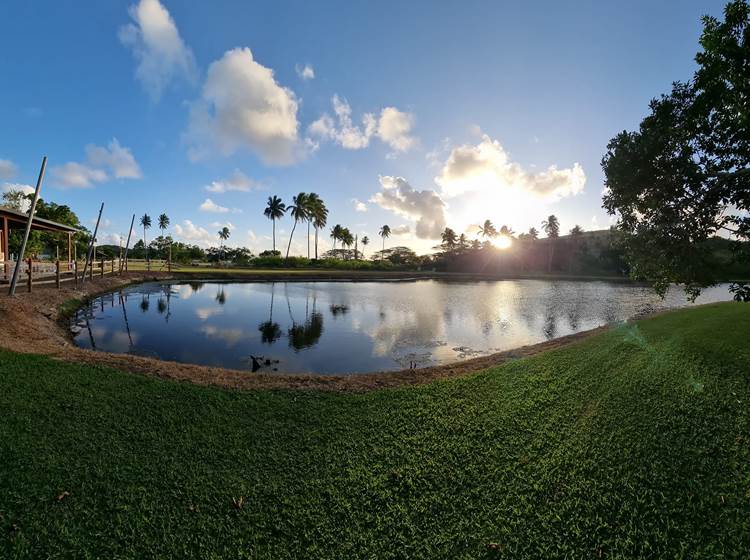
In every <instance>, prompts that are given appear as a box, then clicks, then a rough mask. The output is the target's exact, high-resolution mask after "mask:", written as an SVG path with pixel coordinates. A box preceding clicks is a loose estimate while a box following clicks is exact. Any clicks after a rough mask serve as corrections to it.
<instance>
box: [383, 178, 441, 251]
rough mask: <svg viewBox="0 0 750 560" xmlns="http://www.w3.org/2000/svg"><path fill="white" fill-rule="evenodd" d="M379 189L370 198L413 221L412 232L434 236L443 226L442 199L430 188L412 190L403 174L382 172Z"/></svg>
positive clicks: (421, 236)
mask: <svg viewBox="0 0 750 560" xmlns="http://www.w3.org/2000/svg"><path fill="white" fill-rule="evenodd" d="M380 186H381V187H382V190H381V191H380V192H378V193H376V194H375V195H374V196H373V197H372V198H371V199H370V202H374V203H375V204H377V205H379V206H380V207H381V208H384V209H386V210H390V211H392V212H394V213H395V214H397V215H399V216H403V217H405V218H409V219H411V220H415V221H416V225H415V230H414V232H415V234H416V236H417V237H418V238H420V239H436V238H438V237H440V233H441V232H442V231H443V229H444V228H445V223H446V220H445V203H444V202H443V201H442V199H441V198H440V197H439V196H438V194H437V193H436V192H435V191H432V190H423V191H418V190H415V189H414V188H413V187H412V186H411V185H410V184H409V183H408V182H407V181H406V179H404V178H402V177H390V176H381V177H380Z"/></svg>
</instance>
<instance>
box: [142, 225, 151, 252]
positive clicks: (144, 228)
mask: <svg viewBox="0 0 750 560" xmlns="http://www.w3.org/2000/svg"><path fill="white" fill-rule="evenodd" d="M141 225H142V226H143V248H144V249H145V250H146V260H147V261H148V245H146V230H147V229H149V228H150V227H151V216H149V215H148V214H144V215H143V216H141Z"/></svg>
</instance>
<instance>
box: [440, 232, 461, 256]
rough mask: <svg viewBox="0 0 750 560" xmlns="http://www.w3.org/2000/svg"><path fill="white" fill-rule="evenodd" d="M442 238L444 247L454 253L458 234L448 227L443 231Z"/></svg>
mask: <svg viewBox="0 0 750 560" xmlns="http://www.w3.org/2000/svg"><path fill="white" fill-rule="evenodd" d="M440 238H441V240H442V242H443V247H444V248H446V249H447V250H448V251H453V249H454V248H455V247H456V241H458V236H457V235H456V232H455V231H453V230H452V229H451V228H449V227H447V228H445V230H443V233H441V234H440Z"/></svg>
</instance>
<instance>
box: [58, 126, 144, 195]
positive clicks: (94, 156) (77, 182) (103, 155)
mask: <svg viewBox="0 0 750 560" xmlns="http://www.w3.org/2000/svg"><path fill="white" fill-rule="evenodd" d="M85 151H86V163H78V162H75V161H69V162H68V163H65V164H63V165H58V166H56V167H53V168H52V170H51V173H52V177H53V180H54V181H55V182H56V183H57V185H58V186H60V187H64V188H65V187H67V188H84V189H85V188H90V187H93V186H94V185H95V184H96V183H103V182H104V181H107V180H108V179H109V178H110V174H111V176H112V177H114V178H116V179H140V178H141V176H142V174H141V168H140V166H139V165H138V162H137V161H136V160H135V157H133V154H132V152H131V151H130V148H125V147H123V146H121V145H120V143H119V142H118V141H117V138H113V139H112V141H111V142H110V143H109V144H108V145H107V147H106V148H105V147H102V146H96V145H94V144H89V145H88V146H86V148H85Z"/></svg>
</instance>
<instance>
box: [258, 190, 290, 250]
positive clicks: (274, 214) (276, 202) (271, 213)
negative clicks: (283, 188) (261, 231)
mask: <svg viewBox="0 0 750 560" xmlns="http://www.w3.org/2000/svg"><path fill="white" fill-rule="evenodd" d="M284 212H286V205H285V204H284V203H283V202H282V200H281V199H280V198H279V197H278V196H276V195H274V196H269V197H268V202H267V203H266V209H265V210H263V215H264V216H265V217H266V218H268V219H269V220H271V222H272V223H273V250H274V251H275V250H276V220H278V219H280V218H282V217H283V216H284Z"/></svg>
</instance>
